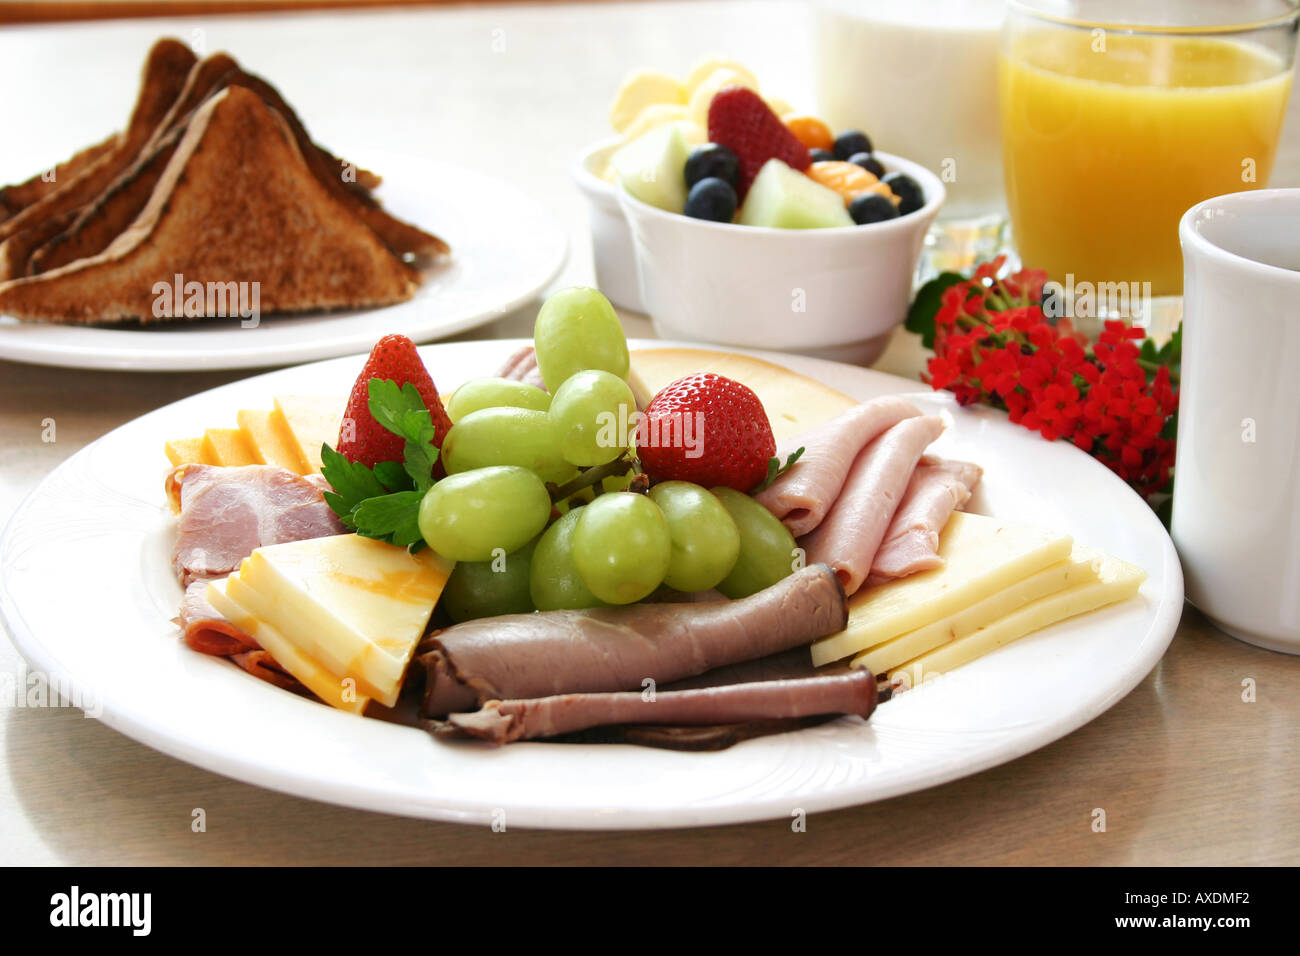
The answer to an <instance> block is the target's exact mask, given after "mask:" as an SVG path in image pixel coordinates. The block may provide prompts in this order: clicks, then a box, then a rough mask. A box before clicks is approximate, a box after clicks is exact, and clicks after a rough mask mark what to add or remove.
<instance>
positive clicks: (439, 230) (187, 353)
mask: <svg viewBox="0 0 1300 956" xmlns="http://www.w3.org/2000/svg"><path fill="white" fill-rule="evenodd" d="M366 160H367V162H366V165H367V167H369V168H371V169H373V170H374V171H375V172H377V173H379V174H380V175H381V176H382V177H383V184H382V185H381V186H380V187H379V189H378V191H377V192H376V195H377V197H378V198H379V199H380V201H381V202H382V203H383V205H384V208H385V209H387V210H388V211H389V212H391V213H392V214H393V215H394V216H397V217H398V218H399V219H404V220H406V221H408V222H411V223H414V224H415V225H417V226H420V227H422V228H424V229H427V230H428V231H430V232H433V233H435V234H436V235H438V236H440V237H441V238H442V239H444V240H446V242H447V243H448V244H449V245H450V246H451V256H450V257H449V258H448V260H447V261H446V262H443V263H440V264H439V265H437V266H434V267H433V268H432V269H430V270H429V272H428V274H427V277H426V279H425V280H424V282H423V284H422V285H421V286H420V288H419V290H418V291H417V292H416V294H415V296H414V298H412V299H411V300H410V301H408V302H401V303H398V304H397V305H391V306H386V307H383V308H376V309H352V310H339V311H335V312H318V313H314V314H310V315H302V316H263V317H262V320H261V322H260V323H259V324H258V325H257V326H256V327H255V328H243V327H241V324H240V320H239V318H237V317H235V318H227V319H204V320H201V321H188V322H175V323H172V322H168V323H163V324H160V325H149V326H133V327H119V328H114V327H113V326H109V325H106V326H96V327H90V326H79V325H54V324H50V323H43V322H19V321H18V320H17V319H15V318H12V317H10V316H5V315H2V314H0V358H5V359H11V360H13V361H17V362H32V363H36V364H38V365H62V366H66V367H70V368H106V369H132V370H139V371H184V370H187V369H221V368H257V367H265V366H270V365H287V364H290V363H297V362H309V361H313V360H315V359H322V358H332V357H334V356H336V355H351V354H354V353H356V352H363V351H366V350H368V349H369V348H370V346H371V345H373V344H374V342H375V339H376V338H378V336H377V335H376V334H375V330H376V329H377V328H378V329H382V330H383V331H384V332H401V333H403V334H405V335H409V336H410V337H411V338H413V339H415V340H416V341H417V342H427V341H429V340H431V339H435V338H441V337H443V336H447V335H453V334H455V333H456V332H462V331H464V330H465V329H469V328H473V327H474V326H476V325H482V324H483V323H485V322H490V321H492V320H493V319H497V318H500V317H501V316H502V315H505V314H507V313H509V312H510V311H511V310H513V309H515V308H518V307H519V306H520V305H522V304H524V303H525V302H527V301H528V300H529V299H531V298H533V297H534V296H536V295H537V294H538V293H539V292H541V290H542V289H544V288H546V286H547V285H549V284H550V282H551V280H553V279H554V278H555V277H556V276H557V275H558V274H559V272H560V269H561V268H563V266H564V262H565V259H566V257H567V255H568V237H567V235H566V234H565V232H564V230H563V228H562V227H561V226H560V224H559V223H558V221H557V220H556V219H555V217H554V216H553V215H552V214H551V213H550V212H549V211H548V210H547V209H545V208H544V207H542V206H541V205H540V204H538V203H537V202H536V201H535V200H534V199H532V198H530V197H528V196H526V195H525V194H524V193H522V192H521V191H519V190H518V189H516V188H515V187H514V186H512V185H510V184H509V183H506V182H503V181H501V180H498V179H493V178H491V177H489V176H485V175H483V174H482V173H478V172H475V171H473V170H469V169H465V168H463V167H460V166H453V165H449V164H446V163H441V162H436V161H433V160H426V159H421V158H419V157H415V156H409V155H405V154H399V153H368V154H367V156H366Z"/></svg>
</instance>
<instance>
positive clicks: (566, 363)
mask: <svg viewBox="0 0 1300 956" xmlns="http://www.w3.org/2000/svg"><path fill="white" fill-rule="evenodd" d="M533 346H534V348H536V350H537V367H538V368H539V369H540V370H541V373H542V381H544V382H545V383H546V389H547V391H549V392H550V393H551V394H552V395H554V394H555V390H556V389H557V388H559V387H560V386H561V385H563V384H564V382H565V380H566V379H568V378H569V376H571V375H573V374H575V373H577V372H582V371H585V370H587V369H592V368H596V369H601V370H603V371H606V372H611V373H613V374H614V375H617V376H618V377H619V378H621V379H626V378H627V375H628V369H629V368H630V365H629V362H628V355H627V339H626V338H624V336H623V326H621V325H619V322H618V313H616V312H615V311H614V307H613V306H612V305H610V304H609V300H608V299H606V298H605V297H604V296H603V295H601V294H600V293H599V292H598V291H597V290H595V289H590V288H587V287H586V286H573V287H571V288H568V289H561V290H560V291H559V292H556V293H555V294H554V295H552V296H551V297H550V298H548V299H547V300H546V301H545V302H544V303H543V304H542V309H541V311H540V312H538V313H537V322H536V324H535V325H534V326H533Z"/></svg>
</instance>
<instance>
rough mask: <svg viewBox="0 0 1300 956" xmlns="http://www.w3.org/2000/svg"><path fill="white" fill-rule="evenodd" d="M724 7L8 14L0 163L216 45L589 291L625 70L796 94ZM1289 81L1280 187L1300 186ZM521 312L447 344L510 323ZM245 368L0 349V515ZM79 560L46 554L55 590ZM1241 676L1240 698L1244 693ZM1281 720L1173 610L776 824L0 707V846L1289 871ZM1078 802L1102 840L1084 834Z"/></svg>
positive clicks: (1243, 666) (1193, 616)
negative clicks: (525, 791) (476, 197)
mask: <svg viewBox="0 0 1300 956" xmlns="http://www.w3.org/2000/svg"><path fill="white" fill-rule="evenodd" d="M741 9H742V7H741V6H740V5H729V4H719V3H671V4H620V5H617V6H612V5H611V6H604V5H596V4H591V5H581V6H574V7H565V6H546V7H535V6H515V7H497V8H492V7H485V8H484V7H480V8H472V9H471V8H456V9H447V10H436V11H421V12H409V11H407V12H402V11H399V12H380V13H374V14H371V15H368V16H364V17H363V16H359V15H355V14H337V13H335V14H328V15H317V14H296V15H277V16H267V17H262V18H256V19H254V18H209V19H197V20H158V21H142V20H134V21H129V22H122V23H94V24H85V25H74V26H58V27H49V26H44V27H22V28H13V29H9V30H6V31H4V33H2V34H0V88H5V89H15V88H23V89H26V90H27V91H28V93H27V94H26V95H25V96H24V97H6V98H4V101H3V102H0V129H4V130H5V131H6V144H5V149H4V150H3V151H0V182H10V181H15V180H18V179H21V178H24V177H25V176H26V175H29V174H30V172H31V171H32V170H34V169H40V168H44V167H46V166H48V165H49V163H50V162H51V161H52V160H55V159H58V158H62V156H63V155H65V154H70V153H72V152H73V151H74V150H75V149H76V148H78V147H80V146H81V145H83V144H85V143H89V142H93V141H97V140H98V139H99V138H102V136H103V135H105V134H106V133H107V132H108V131H109V130H110V129H113V128H116V124H118V123H120V122H121V120H120V119H119V117H121V116H123V115H124V114H125V112H126V110H127V109H128V108H129V104H130V102H131V99H132V96H133V94H134V85H135V79H136V75H137V72H138V69H139V63H140V62H141V60H142V58H143V55H144V52H145V50H146V49H147V48H148V45H149V44H150V42H151V41H152V40H153V39H154V38H155V37H156V36H158V35H160V34H162V33H172V34H175V35H179V36H182V37H186V38H192V37H195V36H201V37H203V38H204V40H205V42H206V45H207V48H208V49H228V50H230V51H231V52H233V53H234V54H235V55H237V56H238V57H239V58H240V59H241V60H242V61H243V62H245V64H246V65H247V66H248V67H249V68H250V69H252V70H254V71H255V72H259V73H263V74H265V75H266V76H268V77H269V78H270V79H272V81H274V82H275V83H277V85H279V86H280V88H281V90H282V91H283V92H284V94H285V96H286V98H287V99H288V100H289V102H291V103H293V104H294V106H295V107H296V108H297V110H298V112H299V113H300V115H302V116H303V117H304V118H305V120H306V122H307V124H308V125H309V128H310V129H311V130H312V132H313V134H314V135H315V136H316V138H317V139H318V140H319V141H320V142H322V143H325V144H327V145H332V144H345V145H346V146H348V147H351V145H352V144H354V143H362V144H364V143H367V142H374V143H379V144H391V145H397V144H400V146H401V148H402V149H409V150H412V151H417V150H418V151H422V152H425V153H428V154H430V155H433V156H435V157H437V158H440V159H448V160H453V161H456V162H461V163H467V164H470V165H473V166H477V167H479V168H481V169H483V170H485V171H486V172H488V173H490V174H493V175H498V176H503V177H505V178H508V179H511V180H512V181H514V182H516V183H518V184H519V185H521V186H522V187H523V188H524V189H526V190H527V191H529V192H531V193H532V194H534V195H536V196H539V197H541V198H542V199H543V200H544V201H545V202H547V203H548V204H549V205H550V206H551V207H552V208H553V209H554V210H555V212H556V213H557V215H558V216H560V217H561V219H562V220H563V222H564V224H565V226H566V227H567V228H568V230H569V233H570V235H571V238H572V241H573V252H572V255H571V258H570V261H569V264H568V266H567V267H566V269H565V271H564V274H563V275H562V276H561V278H560V280H559V283H557V284H570V283H572V282H583V281H586V282H590V281H591V280H592V271H591V260H590V252H589V241H588V238H587V233H586V224H585V218H584V210H583V207H582V205H581V200H580V199H579V197H578V196H577V194H576V193H575V192H574V191H573V190H572V188H571V186H570V185H569V182H568V178H567V164H568V162H569V160H570V158H571V156H572V155H573V154H574V153H575V152H576V150H577V148H578V146H580V145H581V144H583V143H586V142H589V141H591V140H594V139H596V138H599V137H601V136H603V135H604V132H605V127H604V122H605V121H604V116H605V110H606V107H607V101H608V99H609V97H610V95H611V93H612V91H613V90H614V88H615V87H616V86H617V84H618V82H619V80H620V79H621V77H622V75H623V74H624V72H625V71H627V70H628V69H630V68H632V67H634V66H639V65H654V66H656V67H658V68H661V69H667V70H670V71H678V72H684V71H685V69H686V68H687V67H689V65H690V63H691V62H692V61H693V60H694V59H695V58H696V57H697V56H699V55H701V54H703V53H707V52H711V51H713V50H715V49H726V50H727V51H729V52H731V53H733V54H734V55H736V56H738V57H739V58H740V59H742V60H743V61H745V62H747V63H750V64H751V65H752V66H753V67H754V68H755V69H756V70H757V71H758V72H759V75H760V77H761V78H766V80H765V82H766V84H767V85H768V86H769V87H770V88H771V89H774V90H777V91H779V92H781V93H782V95H784V96H785V97H786V98H787V99H789V100H791V101H793V102H795V103H811V102H812V100H811V82H810V79H809V77H810V69H811V51H810V46H809V41H808V26H807V22H806V15H805V12H804V10H803V8H802V7H801V6H800V5H798V4H784V3H747V4H744V5H743V10H744V13H743V14H742V13H740V12H739V11H740V10H741ZM194 31H200V32H198V33H195V32H194ZM502 40H504V43H502V42H501V41H502ZM494 41H495V42H494ZM1297 100H1300V98H1293V104H1292V112H1291V118H1290V123H1289V127H1288V132H1287V136H1286V144H1285V146H1284V149H1283V156H1282V160H1281V162H1280V164H1279V169H1278V172H1277V174H1276V175H1275V177H1274V183H1275V184H1279V185H1300V117H1298V116H1297V115H1296V113H1297V112H1300V110H1298V109H1297V107H1296V101H1297ZM28 130H30V131H31V133H30V135H21V134H20V131H28ZM336 148H339V147H336ZM353 151H355V152H357V155H356V156H355V158H356V159H357V160H358V161H364V156H363V155H361V154H360V153H359V151H356V150H353ZM349 155H351V153H350V154H349ZM535 308H536V306H535V304H534V305H532V306H530V307H529V308H526V309H524V310H521V311H520V312H519V313H516V314H514V315H511V316H507V317H505V318H503V319H502V320H500V321H498V322H496V323H494V324H493V325H491V326H489V327H487V328H484V329H480V330H477V331H475V332H473V333H469V334H467V335H464V336H460V337H459V338H466V339H468V338H474V337H509V336H515V335H523V334H527V331H528V329H529V328H530V324H531V316H532V314H533V313H534V312H535ZM624 319H625V324H626V327H627V330H628V332H629V334H631V335H650V334H652V333H651V330H650V326H649V323H648V322H647V321H646V319H645V318H644V317H641V316H634V315H625V316H624ZM921 360H922V353H921V351H920V348H919V346H918V345H917V343H916V342H915V340H914V338H913V337H911V336H909V335H907V334H906V333H899V334H898V335H897V336H896V338H895V340H894V342H893V343H892V344H891V347H890V350H889V351H888V352H887V353H886V355H885V356H884V357H883V358H882V360H881V361H880V362H879V363H878V364H877V367H879V368H882V369H884V370H886V371H891V372H895V373H898V374H902V375H907V376H909V377H913V376H915V374H916V372H917V371H918V369H919V367H920V363H921ZM243 374H247V373H240V372H207V373H201V374H193V373H186V374H122V373H109V372H85V371H76V370H58V369H48V368H38V367H30V366H23V365H16V364H12V363H6V362H0V520H3V519H5V518H6V517H7V516H8V515H9V514H10V513H11V512H12V511H13V509H14V508H15V507H17V505H18V503H19V502H20V501H21V499H22V497H23V496H24V495H25V494H26V493H27V492H28V491H30V490H31V489H32V488H33V487H35V485H36V484H37V483H38V482H39V481H40V480H41V478H42V477H44V475H45V474H46V473H48V472H49V470H50V469H52V468H53V467H54V466H55V465H57V464H58V463H59V462H60V461H62V460H63V459H65V458H66V457H68V456H69V455H71V454H72V453H73V452H75V451H77V449H79V448H81V447H82V446H83V445H85V444H86V443H87V442H90V441H92V440H94V439H95V438H97V437H99V436H100V435H102V434H104V433H105V432H107V431H109V430H110V429H112V428H114V427H116V426H117V425H120V424H122V423H123V422H126V421H129V420H130V419H132V418H134V417H136V416H137V415H140V414H143V413H144V412H147V411H149V410H151V409H153V408H155V407H157V406H159V405H162V404H164V403H167V402H170V401H173V400H175V399H179V398H182V397H184V396H187V395H191V394H193V393H195V392H198V391H201V390H204V389H207V388H211V387H213V386H215V385H220V384H222V383H225V382H229V381H233V380H235V379H237V378H239V377H241V376H242V375H243ZM47 417H53V418H55V419H56V420H57V422H58V433H57V435H58V440H57V442H55V443H52V444H47V443H44V442H42V441H41V436H40V433H41V427H42V426H41V421H42V419H44V418H47ZM87 573H93V569H87V568H78V567H77V566H76V564H75V556H74V557H73V558H72V559H70V562H69V567H68V591H69V595H70V596H75V591H76V586H77V579H78V576H80V575H83V574H87ZM18 667H19V660H18V657H17V654H16V652H15V651H14V650H13V648H12V646H10V645H9V644H8V643H7V642H0V675H2V674H15V673H17V670H18ZM1247 679H1249V680H1250V681H1253V682H1254V686H1255V695H1256V699H1255V700H1254V701H1253V702H1246V701H1244V700H1243V699H1242V691H1243V681H1246V680H1247ZM1297 727H1300V660H1297V659H1296V658H1293V657H1287V656H1284V655H1279V654H1273V653H1269V652H1267V651H1262V650H1258V649H1256V648H1253V647H1250V646H1248V645H1246V644H1242V643H1239V642H1237V641H1235V640H1233V639H1231V638H1229V637H1227V636H1226V635H1224V634H1223V633H1221V632H1220V631H1218V630H1217V629H1215V628H1214V627H1213V626H1212V625H1210V624H1209V623H1208V622H1207V621H1206V620H1205V619H1204V618H1203V617H1202V616H1201V615H1200V614H1199V613H1198V612H1196V611H1195V610H1194V609H1192V608H1190V607H1188V608H1187V610H1186V612H1185V613H1184V615H1183V620H1182V623H1181V625H1180V627H1179V630H1178V634H1177V636H1176V637H1175V639H1174V642H1173V644H1172V646H1171V647H1170V649H1169V652H1168V653H1167V654H1166V656H1165V658H1164V659H1163V660H1162V661H1161V662H1160V664H1159V665H1158V666H1157V667H1156V669H1155V670H1154V671H1152V673H1151V674H1150V675H1149V676H1148V677H1147V678H1146V679H1145V680H1144V681H1143V682H1142V683H1141V684H1140V685H1139V686H1138V687H1137V689H1136V690H1134V691H1133V692H1132V693H1131V694H1130V695H1129V696H1128V697H1126V698H1125V699H1124V700H1122V701H1121V702H1120V703H1119V704H1117V705H1116V706H1115V707H1113V708H1112V709H1111V710H1109V711H1107V712H1106V713H1105V714H1103V715H1102V716H1101V717H1099V718H1097V719H1096V720H1094V721H1093V722H1092V723H1090V724H1088V725H1087V726H1085V727H1083V728H1082V729H1080V730H1078V731H1076V732H1075V733H1073V734H1071V735H1069V736H1068V737H1066V738H1064V739H1063V740H1060V741H1057V742H1056V743H1054V744H1052V745H1050V746H1047V747H1044V748H1043V749H1041V750H1039V751H1037V752H1035V753H1033V754H1030V755H1029V756H1026V757H1022V758H1021V759H1019V760H1016V761H1013V762H1011V763H1008V764H1005V765H1003V766H1001V767H997V768H995V769H992V770H989V771H986V772H984V773H981V774H978V775H976V776H973V777H969V778H966V779H964V780H960V781H957V782H954V783H951V784H948V785H946V786H942V787H936V788H934V789H931V790H927V791H924V792H921V793H916V794H912V795H909V796H904V797H899V798H896V799H893V800H888V801H885V802H882V803H877V804H872V805H869V806H864V807H858V808H855V809H849V810H842V811H838V812H835V813H827V814H822V815H818V816H815V817H813V818H812V819H810V820H809V821H808V826H807V831H806V832H804V833H794V832H792V830H791V827H790V825H789V822H788V821H784V820H776V821H773V822H769V823H760V824H750V825H745V826H733V827H716V828H710V829H700V830H689V831H664V832H650V833H636V832H628V833H585V834H584V833H559V832H541V831H524V830H518V829H514V828H512V829H510V830H508V831H507V832H506V833H493V832H491V831H490V830H489V829H487V828H471V827H465V826H457V825H450V824H438V823H429V822H425V821H420V820H409V819H402V818H397V817H388V816H382V815H378V814H372V813H363V812H360V811H354V810H347V809H343V808H339V807H333V806H327V805H324V804H318V803H314V802H311V801H308V800H302V799H297V798H294V797H288V796H284V795H281V794H277V793H272V792H270V791H266V790H262V789H259V788H257V787H253V786H249V785H246V784H243V783H239V782H236V781H233V780H229V779H226V778H223V777H220V776H217V775H215V774H212V773H209V772H207V771H204V770H200V769H197V768H195V767H192V766H190V765H188V764H185V763H181V762H180V761H177V760H174V759H172V758H169V757H165V756H163V755H161V754H159V753H156V752H154V751H152V750H150V749H149V748H147V747H144V746H142V745H140V744H137V743H135V742H134V741H132V740H129V739H128V738H126V737H123V736H121V735H119V734H117V733H115V732H114V731H112V730H110V729H108V728H107V727H105V726H104V725H103V724H101V723H99V722H98V721H94V720H87V719H85V718H83V717H82V716H81V714H80V712H78V711H74V710H67V709H23V708H6V709H5V711H4V713H3V714H0V863H35V864H55V863H68V864H117V863H132V864H143V863H164V864H239V863H242V864H269V863H303V864H307V863H333V864H385V863H409V864H427V863H439V864H473V863H496V864H521V863H575V864H576V863H598V864H622V863H627V864H656V863H712V864H772V863H866V862H872V863H892V864H903V863H930V864H934V863H954V864H979V863H1019V864H1092V863H1106V864H1128V863H1143V864H1227V863H1292V864H1294V863H1297V862H1300V802H1298V801H1297V800H1296V799H1295V794H1296V793H1297V791H1300V764H1298V763H1297V761H1296V760H1295V758H1294V749H1295V742H1294V741H1295V736H1296V730H1297ZM196 807H202V808H204V810H205V811H206V813H207V821H208V828H207V832H205V833H201V834H195V833H192V832H191V829H190V822H191V812H192V810H193V809H194V808H196ZM1098 807H1100V808H1103V809H1104V810H1105V811H1106V816H1107V829H1106V832H1104V833H1096V832H1093V830H1092V827H1091V823H1092V820H1093V811H1094V809H1095V808H1098Z"/></svg>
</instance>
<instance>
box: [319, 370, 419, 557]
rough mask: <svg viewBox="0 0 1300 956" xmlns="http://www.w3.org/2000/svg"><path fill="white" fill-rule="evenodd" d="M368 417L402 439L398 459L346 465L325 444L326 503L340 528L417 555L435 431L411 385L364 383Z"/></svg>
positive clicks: (323, 448) (389, 382) (416, 391)
mask: <svg viewBox="0 0 1300 956" xmlns="http://www.w3.org/2000/svg"><path fill="white" fill-rule="evenodd" d="M367 390H368V393H369V407H370V414H371V415H372V416H374V419H375V421H376V422H378V423H379V425H380V426H381V427H383V428H384V429H386V430H388V431H390V432H392V433H393V434H394V435H397V436H399V437H400V438H403V439H405V441H406V445H405V447H404V448H403V452H402V461H400V462H396V461H381V462H378V463H376V465H375V466H374V467H373V468H369V467H367V466H366V465H364V464H362V463H361V462H356V461H348V459H346V458H344V457H343V456H342V455H340V454H339V453H338V452H337V451H335V450H334V449H333V448H331V447H330V446H329V445H328V444H325V445H322V446H321V474H322V475H324V476H325V479H326V480H327V481H328V482H329V483H330V486H331V487H332V488H333V489H334V490H333V491H327V492H325V501H326V503H327V504H328V505H329V506H330V508H331V509H333V511H334V513H335V514H337V515H338V516H339V520H340V521H342V522H343V524H344V525H345V526H347V527H349V528H351V529H352V530H353V531H355V532H356V533H357V534H359V535H361V536H362V537H365V538H375V539H376V540H379V541H387V542H388V543H389V544H395V545H400V546H402V547H407V548H410V549H411V550H412V551H418V550H419V549H420V548H422V547H424V539H423V537H422V536H421V534H420V524H419V517H420V501H421V499H423V498H424V493H425V492H426V491H428V490H429V488H430V487H432V485H433V466H434V465H435V464H436V463H437V461H438V448H437V446H436V445H434V443H433V439H434V436H435V434H436V429H435V428H434V425H433V421H432V419H431V418H430V416H429V410H428V409H427V408H426V407H425V405H424V399H422V398H421V397H420V393H419V391H418V390H417V389H416V387H415V386H414V385H412V384H411V383H410V382H407V383H406V384H405V385H403V386H401V387H400V388H399V387H398V385H397V383H396V382H394V381H390V380H387V379H381V378H372V379H371V380H370V382H369V383H368V384H367Z"/></svg>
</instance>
